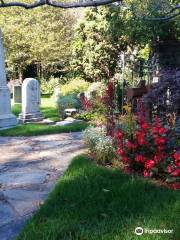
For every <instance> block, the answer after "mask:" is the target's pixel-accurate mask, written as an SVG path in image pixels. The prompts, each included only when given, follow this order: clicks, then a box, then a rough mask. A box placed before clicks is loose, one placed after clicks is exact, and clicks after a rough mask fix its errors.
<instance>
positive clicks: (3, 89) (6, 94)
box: [0, 31, 17, 128]
mask: <svg viewBox="0 0 180 240" xmlns="http://www.w3.org/2000/svg"><path fill="white" fill-rule="evenodd" d="M16 124H17V119H16V117H15V116H14V115H13V114H12V113H11V98H10V91H9V88H8V86H7V82H6V71H5V62H4V48H3V43H2V33H1V31H0V128H3V127H10V126H13V125H16Z"/></svg>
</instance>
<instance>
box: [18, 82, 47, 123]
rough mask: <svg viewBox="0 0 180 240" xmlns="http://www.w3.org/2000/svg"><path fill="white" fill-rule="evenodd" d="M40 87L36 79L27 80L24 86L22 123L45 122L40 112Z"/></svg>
mask: <svg viewBox="0 0 180 240" xmlns="http://www.w3.org/2000/svg"><path fill="white" fill-rule="evenodd" d="M39 107H40V87H39V82H38V81H37V80H36V79H34V78H26V79H25V80H24V81H23V84H22V113H21V114H20V115H19V121H20V122H23V123H24V122H38V121H42V120H43V115H42V113H41V112H40V108H39Z"/></svg>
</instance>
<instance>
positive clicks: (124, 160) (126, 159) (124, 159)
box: [122, 156, 129, 164]
mask: <svg viewBox="0 0 180 240" xmlns="http://www.w3.org/2000/svg"><path fill="white" fill-rule="evenodd" d="M122 162H123V163H124V164H127V163H128V162H129V160H128V158H127V157H126V156H123V157H122Z"/></svg>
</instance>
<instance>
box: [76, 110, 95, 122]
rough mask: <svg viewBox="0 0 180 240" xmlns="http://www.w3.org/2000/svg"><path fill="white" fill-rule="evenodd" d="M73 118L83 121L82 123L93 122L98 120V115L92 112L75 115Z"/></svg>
mask: <svg viewBox="0 0 180 240" xmlns="http://www.w3.org/2000/svg"><path fill="white" fill-rule="evenodd" d="M75 118H77V119H80V120H84V121H93V120H95V119H97V118H99V115H98V113H96V112H93V111H86V112H81V113H77V114H76V115H75Z"/></svg>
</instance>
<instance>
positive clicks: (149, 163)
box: [145, 159, 155, 169]
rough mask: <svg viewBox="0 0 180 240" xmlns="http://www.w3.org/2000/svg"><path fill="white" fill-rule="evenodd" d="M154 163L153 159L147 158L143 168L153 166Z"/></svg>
mask: <svg viewBox="0 0 180 240" xmlns="http://www.w3.org/2000/svg"><path fill="white" fill-rule="evenodd" d="M154 165H155V161H153V160H151V159H150V160H147V161H146V162H145V168H147V169H151V168H153V167H154Z"/></svg>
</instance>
